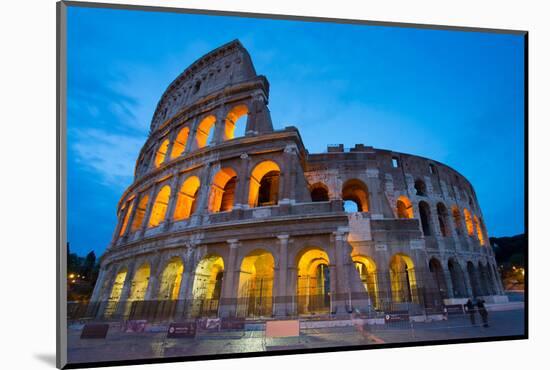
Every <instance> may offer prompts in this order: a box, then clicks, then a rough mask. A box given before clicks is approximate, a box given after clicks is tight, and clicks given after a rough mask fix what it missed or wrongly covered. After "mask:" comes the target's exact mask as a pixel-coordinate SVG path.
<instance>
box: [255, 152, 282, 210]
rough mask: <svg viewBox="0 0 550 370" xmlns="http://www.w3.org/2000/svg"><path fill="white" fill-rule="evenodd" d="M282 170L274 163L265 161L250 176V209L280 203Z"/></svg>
mask: <svg viewBox="0 0 550 370" xmlns="http://www.w3.org/2000/svg"><path fill="white" fill-rule="evenodd" d="M280 175H281V170H280V168H279V166H278V165H277V163H275V162H273V161H263V162H260V163H258V164H257V165H256V167H254V169H253V170H252V173H251V174H250V191H249V193H248V205H249V207H250V208H254V207H265V206H272V205H276V204H277V203H278V201H279V178H280Z"/></svg>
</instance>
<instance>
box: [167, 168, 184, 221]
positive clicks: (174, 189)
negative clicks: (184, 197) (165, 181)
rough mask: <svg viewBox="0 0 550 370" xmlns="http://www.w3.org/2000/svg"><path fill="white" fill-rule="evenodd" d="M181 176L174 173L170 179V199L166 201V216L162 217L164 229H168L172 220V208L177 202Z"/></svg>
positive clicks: (173, 208)
mask: <svg viewBox="0 0 550 370" xmlns="http://www.w3.org/2000/svg"><path fill="white" fill-rule="evenodd" d="M181 178H182V176H180V175H179V174H178V173H175V174H174V175H173V176H172V179H171V180H170V199H169V201H168V208H167V209H166V216H165V218H164V230H168V229H169V228H170V226H171V225H172V223H173V222H174V210H175V208H176V204H177V202H178V196H179V189H180V186H181Z"/></svg>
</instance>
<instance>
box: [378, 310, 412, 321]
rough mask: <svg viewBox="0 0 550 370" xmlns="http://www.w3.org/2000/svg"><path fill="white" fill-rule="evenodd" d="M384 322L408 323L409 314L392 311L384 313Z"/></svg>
mask: <svg viewBox="0 0 550 370" xmlns="http://www.w3.org/2000/svg"><path fill="white" fill-rule="evenodd" d="M384 321H385V322H399V321H409V313H408V312H407V311H394V312H386V314H385V315H384Z"/></svg>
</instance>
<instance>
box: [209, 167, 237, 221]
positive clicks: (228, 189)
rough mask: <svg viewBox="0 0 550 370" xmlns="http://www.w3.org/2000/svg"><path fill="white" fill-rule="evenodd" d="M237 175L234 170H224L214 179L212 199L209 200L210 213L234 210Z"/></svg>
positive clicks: (211, 191) (211, 188) (211, 189)
mask: <svg viewBox="0 0 550 370" xmlns="http://www.w3.org/2000/svg"><path fill="white" fill-rule="evenodd" d="M236 184H237V173H236V172H235V170H233V169H232V168H229V167H227V168H222V169H221V170H219V171H218V172H217V173H216V175H214V178H213V179H212V185H211V187H210V197H209V199H208V211H209V212H212V213H215V212H225V211H231V210H232V209H233V202H234V200H235V187H236Z"/></svg>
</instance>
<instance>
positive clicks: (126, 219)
mask: <svg viewBox="0 0 550 370" xmlns="http://www.w3.org/2000/svg"><path fill="white" fill-rule="evenodd" d="M133 210H134V201H132V202H130V205H129V206H128V210H127V211H126V214H125V215H124V220H123V221H122V226H121V228H120V232H119V233H118V235H119V236H122V235H123V234H124V232H125V231H126V227H127V226H128V220H129V219H130V214H132V211H133Z"/></svg>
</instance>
